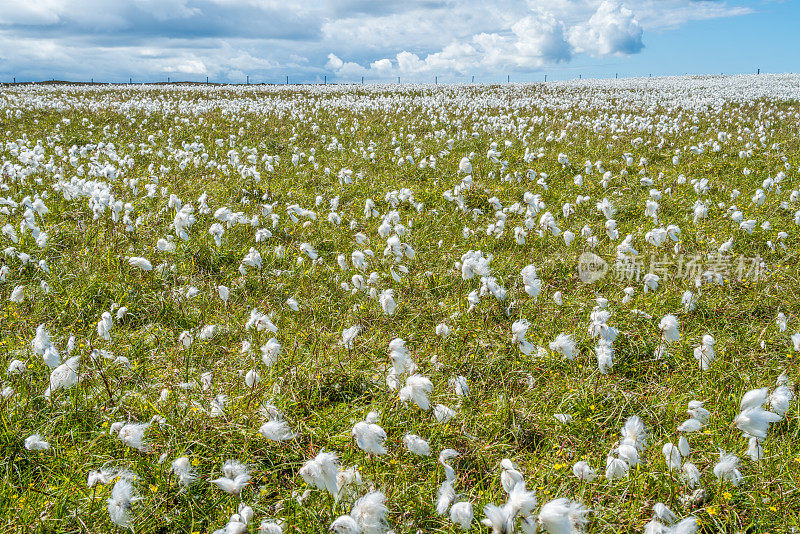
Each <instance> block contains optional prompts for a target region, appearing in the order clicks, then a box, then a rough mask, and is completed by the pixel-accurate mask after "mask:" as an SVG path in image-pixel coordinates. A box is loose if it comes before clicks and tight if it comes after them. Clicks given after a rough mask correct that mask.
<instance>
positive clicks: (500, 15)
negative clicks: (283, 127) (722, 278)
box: [0, 0, 800, 82]
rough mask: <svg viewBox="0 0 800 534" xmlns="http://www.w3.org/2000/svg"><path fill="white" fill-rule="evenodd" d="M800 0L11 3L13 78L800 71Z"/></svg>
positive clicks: (2, 23) (6, 19)
mask: <svg viewBox="0 0 800 534" xmlns="http://www.w3.org/2000/svg"><path fill="white" fill-rule="evenodd" d="M489 4H491V5H489ZM799 4H800V2H798V1H795V0H789V1H778V0H754V1H737V0H726V1H722V0H719V1H717V0H624V1H622V0H527V1H525V0H522V1H520V0H495V1H493V2H491V3H489V2H485V1H483V0H480V1H479V0H382V1H377V0H371V1H370V0H337V1H332V0H317V1H308V0H115V1H113V2H112V1H108V0H37V1H32V0H28V1H19V0H0V80H2V81H6V80H8V81H10V80H11V79H12V77H16V78H17V80H18V81H20V80H46V79H52V78H55V79H64V80H88V79H90V78H94V79H95V80H96V81H101V80H102V81H127V80H128V78H129V77H132V78H133V79H134V80H135V81H160V80H166V79H167V78H168V77H169V78H170V79H171V80H173V81H175V80H194V81H202V80H205V78H206V76H208V77H209V78H210V79H211V80H213V81H222V82H243V81H244V80H245V77H246V76H247V75H249V76H250V80H251V82H261V81H264V82H282V81H284V80H285V76H286V75H289V76H290V81H293V82H313V81H318V80H320V81H321V80H322V79H323V78H324V77H327V79H328V81H330V82H336V81H340V82H350V81H360V79H361V77H362V76H363V77H364V78H365V79H366V80H367V81H370V82H391V81H393V80H396V79H397V76H400V78H401V80H403V81H433V80H434V77H435V76H438V78H439V81H440V82H453V81H461V82H463V81H469V80H471V77H472V76H475V80H476V81H481V82H489V81H505V80H506V76H508V75H510V76H511V79H512V81H519V82H523V81H538V80H542V79H543V78H544V76H545V75H547V76H548V79H553V80H554V79H569V78H576V77H578V75H579V74H580V75H582V76H584V77H613V76H614V75H615V73H619V75H620V76H622V77H625V76H647V75H649V74H652V75H654V76H656V75H671V74H684V73H690V74H709V73H712V74H718V73H720V72H723V73H726V74H731V73H751V72H755V70H756V69H757V68H761V69H762V72H797V71H800V59H799V56H800V54H798V53H797V52H796V51H797V50H800V38H799V37H798V29H797V28H796V27H795V26H796V25H797V23H798V22H800V5H799Z"/></svg>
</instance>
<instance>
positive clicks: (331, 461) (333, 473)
mask: <svg viewBox="0 0 800 534" xmlns="http://www.w3.org/2000/svg"><path fill="white" fill-rule="evenodd" d="M338 472H339V457H338V456H337V455H336V453H334V452H325V451H324V450H322V451H320V452H319V454H317V455H316V456H315V457H314V458H312V459H311V460H309V461H307V462H306V463H305V464H303V467H301V468H300V476H301V477H303V480H304V481H305V482H306V484H308V485H309V486H312V487H314V488H317V489H322V490H327V491H328V493H330V494H331V495H333V496H334V497H336V496H337V495H338V493H339V486H338V482H337V474H338Z"/></svg>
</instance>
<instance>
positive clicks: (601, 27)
mask: <svg viewBox="0 0 800 534" xmlns="http://www.w3.org/2000/svg"><path fill="white" fill-rule="evenodd" d="M642 33H643V31H642V27H641V26H640V25H639V22H638V21H637V20H636V17H635V16H634V14H633V11H631V10H630V9H628V8H626V7H625V6H623V5H622V4H618V3H616V2H611V1H609V0H605V1H604V2H603V3H602V4H600V7H599V8H597V11H596V12H595V13H594V15H592V17H591V18H590V19H589V20H588V22H586V23H585V24H579V25H577V26H573V27H572V28H570V31H569V42H570V44H571V45H572V46H573V48H574V50H575V52H578V53H580V52H584V53H587V54H589V55H591V56H595V57H597V56H608V55H612V54H616V55H625V54H636V53H637V52H639V51H640V50H641V49H642V48H644V43H643V42H642Z"/></svg>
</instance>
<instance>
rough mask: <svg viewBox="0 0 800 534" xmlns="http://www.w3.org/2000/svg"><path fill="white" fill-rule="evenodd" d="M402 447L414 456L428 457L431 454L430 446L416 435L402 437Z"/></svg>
mask: <svg viewBox="0 0 800 534" xmlns="http://www.w3.org/2000/svg"><path fill="white" fill-rule="evenodd" d="M403 445H405V447H406V449H408V452H410V453H413V454H416V455H417V456H430V454H431V446H430V445H429V444H428V442H427V441H425V440H424V439H422V438H421V437H419V436H418V435H416V434H406V435H405V436H403Z"/></svg>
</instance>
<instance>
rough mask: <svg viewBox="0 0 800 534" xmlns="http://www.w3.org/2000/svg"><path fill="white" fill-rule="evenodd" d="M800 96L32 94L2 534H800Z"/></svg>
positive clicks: (9, 279)
mask: <svg viewBox="0 0 800 534" xmlns="http://www.w3.org/2000/svg"><path fill="white" fill-rule="evenodd" d="M798 98H800V77H798V76H793V75H791V76H790V75H786V76H778V75H762V76H758V77H756V76H739V77H704V78H692V77H678V78H653V79H632V80H609V81H586V80H584V81H580V82H578V81H576V82H559V83H548V84H538V85H504V86H468V85H461V86H441V85H440V86H415V85H397V86H316V87H313V86H309V87H299V86H287V87H267V86H248V87H243V86H239V87H234V86H228V87H217V86H211V87H205V86H194V87H190V86H166V87H163V86H162V87H152V86H100V87H97V86H95V87H92V88H88V87H81V86H70V87H67V86H58V85H53V86H14V87H10V86H8V87H4V88H2V89H0V135H1V136H2V139H1V144H0V158H1V159H2V164H1V165H2V166H1V169H0V243H1V244H2V245H1V246H0V248H1V249H2V255H1V256H0V297H1V298H2V300H1V301H0V366H1V367H2V370H1V371H2V372H1V373H0V390H2V396H0V420H1V421H2V424H0V450H2V472H1V473H0V476H1V477H2V484H0V510H1V511H0V530H2V531H4V532H63V533H68V532H92V533H98V532H122V531H129V530H132V531H135V532H158V533H167V532H185V533H205V532H221V533H226V534H236V533H244V532H253V533H254V532H260V533H264V534H276V533H281V532H284V533H292V532H325V531H328V530H329V529H330V530H331V531H332V532H335V533H337V534H359V533H363V534H374V533H385V532H388V531H392V532H395V533H405V532H410V533H416V532H422V533H429V532H451V533H455V532H460V531H462V530H463V531H469V530H472V531H475V532H490V531H491V532H493V533H496V534H497V533H511V532H524V533H532V532H537V531H538V532H550V533H553V534H561V533H569V532H584V531H585V532H646V533H649V534H656V533H681V534H686V533H692V532H731V533H733V532H743V533H744V532H747V533H756V532H773V533H776V532H793V531H795V529H796V528H797V527H800V520H799V519H798V516H800V487H798V484H800V421H799V419H798V417H799V415H800V414H799V413H798V409H797V404H796V402H795V390H796V387H797V381H798V367H797V363H796V359H797V354H798V352H797V351H799V350H800V333H798V332H800V295H798V293H799V292H800V282H799V281H798V273H799V272H800V270H799V269H798V267H797V262H798V252H800V226H799V225H800V191H798V188H799V187H800V147H798V130H799V129H800V101H799V100H798Z"/></svg>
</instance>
